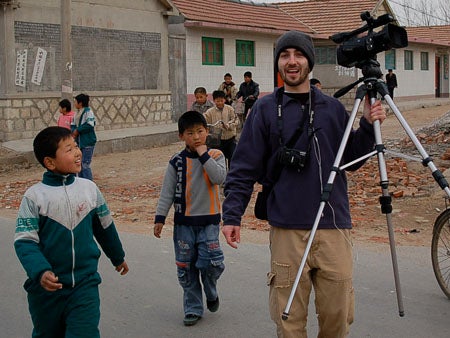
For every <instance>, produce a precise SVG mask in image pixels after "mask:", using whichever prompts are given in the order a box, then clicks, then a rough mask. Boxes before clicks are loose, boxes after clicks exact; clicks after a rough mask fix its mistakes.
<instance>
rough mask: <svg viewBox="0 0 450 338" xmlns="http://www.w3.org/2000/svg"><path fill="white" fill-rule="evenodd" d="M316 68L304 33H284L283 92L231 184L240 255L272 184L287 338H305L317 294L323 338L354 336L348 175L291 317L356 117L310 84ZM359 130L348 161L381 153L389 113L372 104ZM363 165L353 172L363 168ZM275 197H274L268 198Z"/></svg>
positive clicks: (232, 238) (275, 294) (242, 150)
mask: <svg viewBox="0 0 450 338" xmlns="http://www.w3.org/2000/svg"><path fill="white" fill-rule="evenodd" d="M313 66H314V46H313V43H312V40H311V38H310V37H309V36H308V35H306V34H304V33H301V32H297V31H290V32H287V33H285V34H283V35H282V36H281V37H280V38H279V39H278V41H277V44H276V47H275V69H276V70H278V71H279V72H280V75H281V77H282V79H283V81H284V87H283V88H277V89H275V91H274V92H273V93H272V94H270V95H267V96H265V97H263V98H262V99H259V100H257V101H256V103H255V105H254V106H253V108H252V111H251V112H250V114H249V116H248V119H247V122H246V123H245V125H244V129H243V131H242V134H241V139H240V141H239V144H238V146H237V148H236V151H235V153H234V157H233V161H232V163H231V168H230V172H229V174H228V176H227V179H226V182H225V190H224V192H225V196H226V198H225V201H224V204H223V224H224V227H223V230H222V232H223V234H224V236H225V238H226V240H227V243H228V244H229V245H230V246H231V247H233V248H237V243H239V242H240V224H241V217H242V215H243V214H244V212H245V209H246V207H247V204H248V202H249V200H250V197H251V194H252V192H253V186H254V183H255V182H259V183H261V184H262V185H263V186H264V191H265V194H266V195H267V196H268V198H267V219H268V222H269V224H270V250H271V259H270V262H271V263H270V264H271V267H270V272H269V273H268V284H269V285H270V293H269V303H270V304H269V307H270V314H271V317H272V319H273V320H274V322H275V323H276V325H277V334H278V337H306V336H307V334H306V320H307V314H308V302H309V296H310V292H311V289H312V287H314V290H315V295H316V297H315V305H316V312H317V315H318V321H319V337H345V336H346V335H347V334H348V331H349V325H350V324H351V323H352V321H353V311H354V309H353V306H354V298H353V297H354V295H353V286H352V247H351V238H350V229H351V219H350V210H349V201H348V196H347V180H346V176H345V173H344V172H342V173H341V174H340V175H338V176H337V179H336V181H335V184H334V188H333V192H332V193H331V195H330V198H329V201H328V203H327V205H326V207H325V209H324V211H323V214H322V215H321V220H320V223H319V227H318V231H317V232H316V236H315V238H314V242H313V245H312V249H311V251H310V252H309V255H308V260H307V264H306V266H305V268H304V270H303V272H302V277H301V280H300V284H299V287H298V289H297V290H296V293H295V298H294V301H293V306H292V313H291V315H290V317H289V318H288V319H287V320H282V318H281V315H282V313H283V309H284V307H285V305H286V304H287V302H288V298H289V295H290V293H291V290H292V286H293V282H294V278H295V275H296V273H297V271H298V269H299V265H300V261H301V259H302V256H303V253H304V252H305V247H306V243H307V241H308V236H309V234H310V231H311V227H312V225H313V223H314V219H315V216H316V212H317V210H318V207H319V204H320V202H321V199H322V194H323V189H324V186H325V183H326V176H327V174H328V173H329V172H330V171H331V170H332V169H333V168H332V167H333V162H334V159H335V158H336V155H337V151H338V149H339V145H340V142H341V140H342V137H343V134H344V131H345V128H346V126H347V122H348V120H349V116H348V114H347V113H346V111H345V108H344V106H343V105H342V104H341V103H340V102H339V101H337V100H336V99H334V98H332V97H330V96H327V95H325V94H324V93H322V92H321V91H320V90H318V89H317V88H316V87H313V86H310V83H309V79H308V76H309V73H310V72H311V70H312V69H313ZM365 101H366V102H365V106H364V116H363V117H362V118H361V120H360V124H359V128H358V129H357V130H354V131H352V133H351V136H350V137H349V140H348V144H347V147H346V151H345V154H344V157H343V161H344V162H345V163H347V162H350V161H351V160H354V159H357V158H359V157H361V156H362V155H365V154H367V153H368V152H370V151H371V150H372V149H373V146H374V140H375V138H374V132H373V128H372V125H371V124H372V123H373V121H375V120H380V122H382V121H383V120H384V119H385V118H386V114H385V111H384V110H383V108H382V107H381V103H380V101H377V102H376V103H375V104H374V105H372V107H370V104H369V103H368V100H367V99H366V100H365ZM361 165H362V163H361V162H360V163H357V164H354V165H352V166H351V167H349V168H348V169H349V170H356V169H358V168H359V167H360V166H361ZM268 191H270V192H269V193H268Z"/></svg>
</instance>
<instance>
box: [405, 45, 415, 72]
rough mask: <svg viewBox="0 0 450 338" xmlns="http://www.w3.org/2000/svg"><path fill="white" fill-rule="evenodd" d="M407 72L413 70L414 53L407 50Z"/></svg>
mask: <svg viewBox="0 0 450 338" xmlns="http://www.w3.org/2000/svg"><path fill="white" fill-rule="evenodd" d="M405 70H413V51H412V50H405Z"/></svg>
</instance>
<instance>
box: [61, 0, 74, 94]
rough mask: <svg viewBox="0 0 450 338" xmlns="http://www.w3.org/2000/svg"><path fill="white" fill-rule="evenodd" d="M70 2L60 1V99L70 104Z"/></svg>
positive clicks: (71, 87) (69, 0)
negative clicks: (66, 100)
mask: <svg viewBox="0 0 450 338" xmlns="http://www.w3.org/2000/svg"><path fill="white" fill-rule="evenodd" d="M71 2H72V1H71V0H61V97H62V98H63V99H68V100H69V101H71V102H72V98H73V97H72V96H73V83H72V41H71V34H72V10H71Z"/></svg>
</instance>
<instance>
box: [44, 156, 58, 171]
mask: <svg viewBox="0 0 450 338" xmlns="http://www.w3.org/2000/svg"><path fill="white" fill-rule="evenodd" d="M44 166H45V167H46V168H47V169H48V170H50V171H53V170H55V168H56V166H55V159H54V158H51V157H49V156H45V157H44Z"/></svg>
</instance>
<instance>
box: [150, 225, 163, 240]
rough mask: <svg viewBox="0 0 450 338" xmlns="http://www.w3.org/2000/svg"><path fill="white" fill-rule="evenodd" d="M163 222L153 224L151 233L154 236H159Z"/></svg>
mask: <svg viewBox="0 0 450 338" xmlns="http://www.w3.org/2000/svg"><path fill="white" fill-rule="evenodd" d="M163 226H164V224H162V223H156V224H155V225H154V226H153V235H155V237H158V238H161V231H162V228H163Z"/></svg>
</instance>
